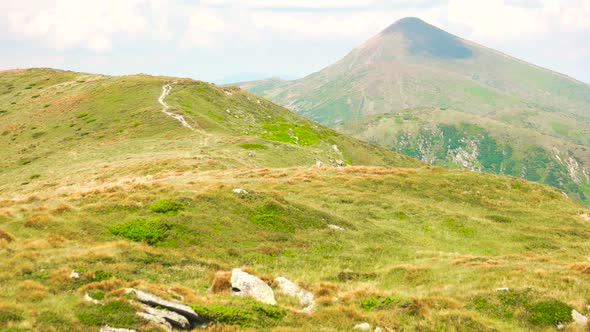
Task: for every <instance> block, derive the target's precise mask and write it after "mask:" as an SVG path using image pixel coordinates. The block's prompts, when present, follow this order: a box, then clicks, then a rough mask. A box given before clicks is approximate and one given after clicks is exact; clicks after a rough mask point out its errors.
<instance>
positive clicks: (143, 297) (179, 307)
mask: <svg viewBox="0 0 590 332" xmlns="http://www.w3.org/2000/svg"><path fill="white" fill-rule="evenodd" d="M127 293H128V294H135V295H136V297H137V300H138V301H139V302H141V303H143V304H147V305H149V306H151V307H157V308H164V309H166V310H167V311H169V312H172V313H176V314H178V315H181V316H184V318H186V320H187V321H188V322H189V323H190V324H189V326H190V325H194V324H196V323H199V322H201V321H202V319H201V317H200V316H199V315H198V314H197V313H196V312H195V311H194V310H193V309H192V308H191V307H189V306H187V305H186V304H183V303H179V302H173V301H169V300H165V299H163V298H160V297H157V296H155V295H153V294H150V293H146V292H143V291H140V290H137V289H133V288H128V289H127ZM160 311H163V310H161V309H160ZM148 313H149V314H152V315H154V314H153V313H152V312H148ZM167 317H168V318H170V317H172V316H171V315H167V316H165V317H164V316H163V318H165V319H167V320H168V318H167ZM171 323H172V321H171ZM172 324H174V323H172Z"/></svg>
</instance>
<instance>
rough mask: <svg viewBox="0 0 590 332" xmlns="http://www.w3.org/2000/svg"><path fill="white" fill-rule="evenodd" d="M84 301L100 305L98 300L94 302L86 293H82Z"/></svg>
mask: <svg viewBox="0 0 590 332" xmlns="http://www.w3.org/2000/svg"><path fill="white" fill-rule="evenodd" d="M84 301H86V302H90V303H94V304H102V303H101V302H100V301H99V300H95V299H93V298H91V297H90V295H88V293H84Z"/></svg>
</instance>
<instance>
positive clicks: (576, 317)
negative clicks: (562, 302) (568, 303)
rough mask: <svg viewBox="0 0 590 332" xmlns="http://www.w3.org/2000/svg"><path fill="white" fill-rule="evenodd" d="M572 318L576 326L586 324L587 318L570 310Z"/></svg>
mask: <svg viewBox="0 0 590 332" xmlns="http://www.w3.org/2000/svg"><path fill="white" fill-rule="evenodd" d="M572 318H573V319H574V322H576V324H578V325H586V324H588V317H586V316H584V315H582V314H581V313H579V312H577V311H576V310H575V309H574V310H572Z"/></svg>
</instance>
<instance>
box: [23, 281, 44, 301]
mask: <svg viewBox="0 0 590 332" xmlns="http://www.w3.org/2000/svg"><path fill="white" fill-rule="evenodd" d="M18 289H19V297H20V298H22V299H27V300H40V299H42V298H44V297H46V296H47V294H48V289H47V287H45V286H44V285H42V284H40V283H38V282H36V281H33V280H25V281H23V282H21V283H20V284H19V285H18Z"/></svg>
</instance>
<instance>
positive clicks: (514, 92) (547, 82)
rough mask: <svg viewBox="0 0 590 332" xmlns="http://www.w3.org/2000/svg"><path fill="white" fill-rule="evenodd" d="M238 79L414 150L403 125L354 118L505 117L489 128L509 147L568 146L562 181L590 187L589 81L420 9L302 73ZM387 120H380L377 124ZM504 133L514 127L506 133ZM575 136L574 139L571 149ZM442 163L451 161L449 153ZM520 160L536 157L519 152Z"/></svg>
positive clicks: (327, 120) (480, 121)
mask: <svg viewBox="0 0 590 332" xmlns="http://www.w3.org/2000/svg"><path fill="white" fill-rule="evenodd" d="M239 86H242V87H243V88H246V89H249V90H250V91H253V92H255V93H257V94H259V95H261V96H263V97H266V98H269V99H270V100H272V101H274V102H277V103H279V104H281V105H283V106H285V107H287V108H290V109H292V110H294V111H296V112H297V113H299V114H302V115H305V116H306V117H309V118H311V119H313V120H316V121H318V122H320V123H323V124H325V125H328V126H330V127H338V128H339V130H341V131H342V132H345V133H348V134H353V135H355V136H356V137H359V138H366V137H374V136H379V139H378V140H373V142H374V143H378V144H381V145H384V146H387V147H391V148H394V150H395V151H402V150H403V151H406V152H407V154H408V155H410V156H414V157H416V156H418V157H420V154H421V152H420V151H419V149H417V146H412V147H410V148H407V149H404V147H401V146H394V143H395V142H397V141H398V139H397V138H396V136H397V135H398V134H400V131H399V130H396V129H395V128H397V127H395V126H393V127H392V128H390V130H389V131H391V132H392V133H393V136H383V135H381V134H378V135H375V133H373V132H372V128H371V127H364V128H361V127H359V124H368V123H370V122H371V121H372V119H374V118H376V117H379V116H380V115H383V114H396V113H399V112H402V111H404V110H414V109H422V108H435V109H442V110H447V109H448V110H453V111H457V112H460V113H464V114H465V117H468V118H470V119H471V120H472V121H469V122H470V123H473V124H477V125H479V126H484V125H485V124H486V123H489V122H494V123H502V124H504V126H503V129H502V130H501V131H499V132H490V133H489V134H490V135H491V136H492V137H494V139H495V140H498V141H501V142H502V143H510V144H511V145H512V146H513V147H519V146H528V145H532V146H533V148H534V149H537V148H540V149H542V150H543V154H545V155H546V156H548V158H549V159H550V160H551V162H553V163H560V161H559V160H558V158H556V157H555V154H554V153H553V151H554V149H555V148H556V149H558V150H559V151H561V152H562V153H566V154H568V157H567V158H566V159H568V158H569V157H570V156H571V157H572V158H573V159H574V160H576V161H577V163H578V167H577V170H576V171H575V172H574V173H577V175H572V174H570V173H571V172H570V171H569V169H568V170H567V171H564V169H567V168H568V167H567V166H565V165H564V167H565V168H563V169H561V170H559V171H558V175H559V177H563V178H569V180H567V181H568V182H571V183H574V184H573V185H565V184H564V185H561V186H559V188H561V189H563V190H565V191H566V192H567V193H568V194H571V195H572V197H577V198H578V199H579V200H580V201H582V202H585V203H588V201H587V200H586V199H584V198H583V196H588V194H590V192H589V191H588V187H589V186H590V177H588V176H584V175H583V173H584V172H585V173H586V174H590V157H589V155H588V153H587V152H585V151H582V149H587V148H588V147H590V131H589V129H588V128H590V112H589V109H590V86H588V85H587V84H583V83H581V82H578V81H575V80H574V79H571V78H569V77H566V76H564V75H561V74H558V73H554V72H551V71H549V70H546V69H543V68H540V67H537V66H534V65H532V64H528V63H526V62H524V61H521V60H518V59H515V58H512V57H510V56H507V55H505V54H501V53H499V52H497V51H494V50H491V49H488V48H485V47H483V46H481V45H477V44H475V43H472V42H469V41H466V40H463V39H460V38H459V37H456V36H453V35H451V34H448V33H446V32H444V31H442V30H440V29H438V28H435V27H433V26H430V25H428V24H427V23H425V22H422V21H420V20H418V19H411V18H410V19H404V20H401V21H399V22H397V23H395V24H393V25H392V26H391V27H389V28H388V29H386V30H384V31H383V32H381V33H380V34H378V35H376V36H374V37H373V38H371V39H370V40H368V41H367V42H366V43H364V44H363V45H361V46H359V47H358V48H356V49H354V50H353V51H351V52H350V53H349V54H348V55H346V56H345V57H344V58H343V59H342V60H340V61H338V62H336V63H334V64H333V65H331V66H328V67H327V68H325V69H323V70H321V71H319V72H317V73H313V74H311V75H309V76H307V77H305V78H302V79H299V80H295V81H285V82H282V83H281V82H274V84H268V82H267V81H261V82H258V83H257V82H248V83H243V84H239ZM417 117H419V118H423V119H425V120H427V121H428V119H426V117H421V116H420V115H417ZM436 118H437V119H438V120H439V124H440V125H446V124H448V123H449V122H448V121H445V119H444V117H443V116H438V117H436ZM456 118H457V117H455V119H456ZM473 120H477V121H473ZM384 125H385V124H384V123H381V127H383V126H384ZM453 125H455V126H459V125H460V123H458V122H456V123H453ZM531 130H532V131H535V132H536V133H538V134H539V135H538V137H542V139H540V140H539V141H535V142H530V141H527V139H526V137H525V136H522V135H521V133H523V132H530V131H531ZM505 137H510V142H506V140H505ZM424 139H427V138H424ZM463 139H464V140H465V141H468V140H473V137H469V136H465V137H463ZM428 144H430V145H435V144H436V142H428ZM571 146H577V148H576V149H574V150H571V149H570V147H571ZM480 150H481V149H480ZM568 150H571V153H569V152H568ZM439 152H440V153H445V152H446V151H439ZM517 152H518V153H520V154H525V153H526V152H525V151H524V150H523V151H517ZM490 157H492V156H490ZM445 163H446V164H447V165H451V164H452V159H450V158H449V159H448V160H445ZM523 166H534V165H527V163H526V162H525V163H524V164H523ZM468 168H473V167H471V165H469V167H468ZM550 171H551V169H550V168H546V169H544V170H543V172H544V173H549V172H550ZM519 174H520V173H518V174H517V173H515V175H519ZM541 178H542V180H543V179H544V177H541ZM564 181H565V180H564ZM562 182H563V181H562ZM545 183H549V184H553V183H552V182H551V181H545ZM580 193H582V195H581V194H580Z"/></svg>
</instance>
